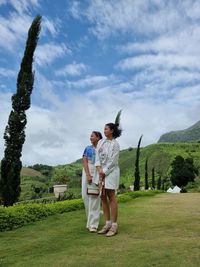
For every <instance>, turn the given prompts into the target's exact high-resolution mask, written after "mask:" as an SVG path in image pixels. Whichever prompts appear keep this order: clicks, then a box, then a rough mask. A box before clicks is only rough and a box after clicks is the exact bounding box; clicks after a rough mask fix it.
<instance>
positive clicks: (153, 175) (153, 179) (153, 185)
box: [152, 168, 156, 189]
mask: <svg viewBox="0 0 200 267" xmlns="http://www.w3.org/2000/svg"><path fill="white" fill-rule="evenodd" d="M155 188H156V185H155V168H152V189H155Z"/></svg>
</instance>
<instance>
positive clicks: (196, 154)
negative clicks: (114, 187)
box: [119, 143, 200, 187]
mask: <svg viewBox="0 0 200 267" xmlns="http://www.w3.org/2000/svg"><path fill="white" fill-rule="evenodd" d="M136 150H137V148H133V150H131V151H129V150H128V149H125V150H122V151H120V156H119V166H120V174H121V177H120V182H121V183H124V184H125V186H126V187H128V186H130V185H131V184H132V165H133V163H132V162H133V161H135V159H136ZM140 151H141V154H140V162H139V168H140V178H141V179H140V183H141V185H142V184H143V185H145V183H144V182H145V162H146V158H148V177H151V170H152V168H153V167H154V168H155V170H156V173H157V174H158V177H159V176H161V177H162V179H163V178H164V177H168V176H169V175H170V171H171V162H172V161H173V160H174V158H175V157H176V156H177V155H181V156H182V157H184V158H188V157H192V158H193V159H194V165H195V167H196V168H198V169H200V143H158V144H152V145H148V146H146V147H141V148H140Z"/></svg>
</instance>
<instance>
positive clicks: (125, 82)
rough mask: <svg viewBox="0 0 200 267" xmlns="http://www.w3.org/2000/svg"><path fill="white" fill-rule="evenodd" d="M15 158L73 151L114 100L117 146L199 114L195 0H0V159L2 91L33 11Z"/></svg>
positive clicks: (30, 160)
mask: <svg viewBox="0 0 200 267" xmlns="http://www.w3.org/2000/svg"><path fill="white" fill-rule="evenodd" d="M38 14H40V15H41V16H42V25H41V26H42V27H41V32H40V38H39V41H38V46H37V48H36V51H35V56H34V65H33V69H34V71H35V82H34V89H33V93H32V96H31V107H30V109H29V110H28V111H27V126H26V130H25V131H26V141H25V144H24V146H23V152H22V158H21V160H22V163H23V165H24V166H27V165H33V164H36V163H41V164H48V165H58V164H66V163H71V162H73V161H75V160H77V159H79V158H81V157H82V153H83V150H84V148H85V146H87V145H89V144H90V140H89V137H90V134H91V132H92V131H93V130H97V131H101V132H102V133H103V129H104V125H105V124H106V123H109V122H114V119H115V117H116V115H117V112H118V111H119V110H121V109H122V115H121V126H122V129H123V133H122V136H121V137H120V138H119V139H118V142H119V144H120V147H121V149H126V148H128V147H136V146H137V143H138V139H139V137H140V136H141V134H143V139H142V144H141V145H142V146H147V145H149V144H153V143H156V142H157V141H158V139H159V137H160V136H161V135H162V134H163V133H166V132H169V131H172V130H182V129H185V128H188V127H189V126H191V125H192V124H194V123H196V122H197V121H199V120H200V113H199V110H200V1H198V0H197V1H195V0H177V1H174V0H80V1H76V0H59V1H52V0H0V158H3V155H4V149H5V146H4V139H3V134H4V130H5V127H6V124H7V121H8V116H9V113H10V111H11V96H12V95H13V94H14V93H15V91H16V80H17V75H18V72H19V68H20V63H21V60H22V57H23V53H24V47H25V42H26V38H27V32H28V29H29V27H30V25H31V22H32V20H33V19H34V17H35V16H36V15H38Z"/></svg>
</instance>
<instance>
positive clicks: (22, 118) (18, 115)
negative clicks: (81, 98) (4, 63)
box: [0, 16, 41, 206]
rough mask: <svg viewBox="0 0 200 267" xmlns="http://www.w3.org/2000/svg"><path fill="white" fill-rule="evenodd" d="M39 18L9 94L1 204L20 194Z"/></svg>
mask: <svg viewBox="0 0 200 267" xmlns="http://www.w3.org/2000/svg"><path fill="white" fill-rule="evenodd" d="M40 24H41V17H40V16H37V17H35V19H34V20H33V22H32V25H31V27H30V29H29V32H28V38H27V42H26V48H25V52H24V57H23V59H22V62H21V68H20V71H19V74H18V78H17V92H16V94H14V95H13V96H12V108H13V110H12V111H11V113H10V116H9V119H8V125H7V126H6V129H5V133H4V139H5V145H6V148H5V152H4V158H3V159H2V162H1V179H0V196H1V199H2V201H3V204H4V206H10V205H13V203H14V202H16V201H17V200H18V197H19V195H20V191H21V189H20V171H21V168H22V163H21V160H20V158H21V155H22V154H21V152H22V147H23V144H24V142H25V126H26V122H27V120H26V113H25V111H26V110H27V109H29V107H30V96H31V93H32V90H33V83H34V73H33V71H32V64H33V56H34V51H35V48H36V46H37V42H38V38H39V32H40Z"/></svg>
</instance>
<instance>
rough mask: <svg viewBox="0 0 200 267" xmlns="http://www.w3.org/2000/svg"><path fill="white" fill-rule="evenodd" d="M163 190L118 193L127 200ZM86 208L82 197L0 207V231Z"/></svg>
mask: <svg viewBox="0 0 200 267" xmlns="http://www.w3.org/2000/svg"><path fill="white" fill-rule="evenodd" d="M160 192H161V191H136V192H127V193H124V194H122V195H118V196H117V198H118V201H119V202H127V201H130V200H132V199H134V198H138V197H145V196H154V195H155V194H157V193H160ZM83 208H84V204H83V201H82V199H73V200H65V201H59V202H56V203H50V204H39V203H31V204H20V205H16V206H12V207H0V231H1V232H3V231H6V230H12V229H15V228H19V227H21V226H23V225H26V224H28V223H31V222H35V221H38V220H41V219H44V218H45V217H48V216H50V215H53V214H59V213H64V212H69V211H74V210H80V209H83Z"/></svg>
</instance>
